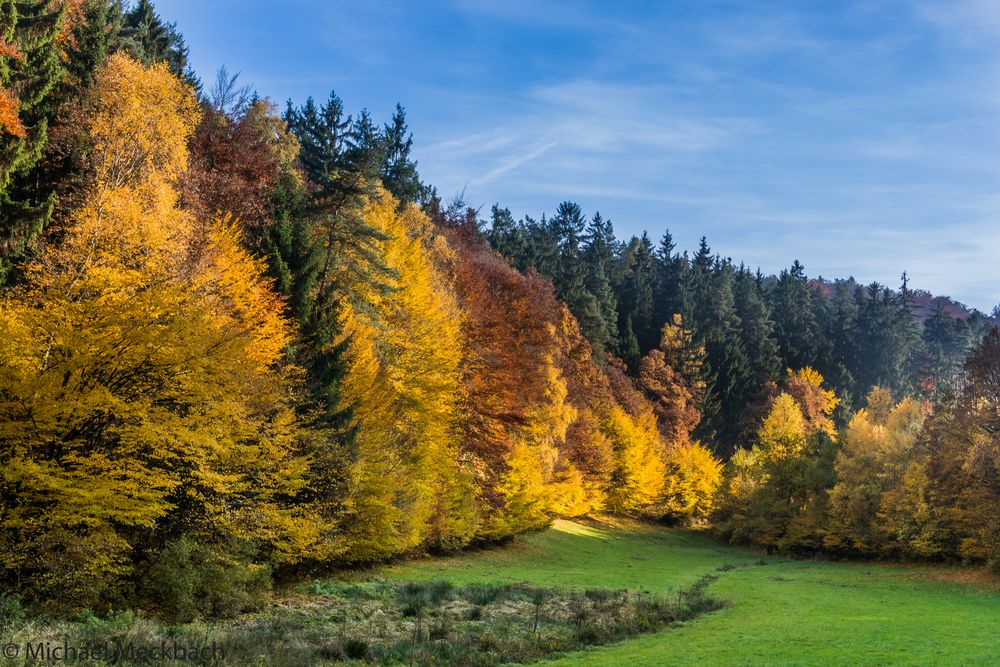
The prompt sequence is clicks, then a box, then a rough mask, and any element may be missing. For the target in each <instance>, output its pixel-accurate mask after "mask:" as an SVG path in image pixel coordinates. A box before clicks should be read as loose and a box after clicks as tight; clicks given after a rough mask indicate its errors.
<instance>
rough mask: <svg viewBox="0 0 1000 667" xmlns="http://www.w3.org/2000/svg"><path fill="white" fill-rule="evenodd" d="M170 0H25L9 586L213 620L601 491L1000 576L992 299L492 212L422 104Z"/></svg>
mask: <svg viewBox="0 0 1000 667" xmlns="http://www.w3.org/2000/svg"><path fill="white" fill-rule="evenodd" d="M157 12H158V10H157V9H156V8H155V7H154V6H153V3H152V2H149V1H148V0H141V1H140V2H137V3H134V4H132V5H125V4H122V3H121V2H118V1H117V0H0V281H2V283H0V284H2V286H3V287H2V293H0V469H2V474H0V589H2V590H0V598H3V597H5V596H10V597H11V598H16V599H17V600H19V604H23V605H26V606H31V607H33V608H40V609H44V610H46V611H47V612H48V613H63V612H67V611H72V610H79V609H83V608H89V609H94V610H99V611H102V612H103V611H108V610H114V609H123V608H135V609H142V610H145V611H146V612H148V613H151V614H158V615H160V616H162V617H163V618H171V619H175V620H178V621H188V620H191V619H194V618H211V617H214V616H220V615H222V616H225V615H227V614H230V615H231V614H237V613H240V612H242V611H243V610H245V609H250V608H253V607H254V605H255V604H258V603H259V600H261V599H263V598H266V596H267V595H269V594H270V592H271V591H273V590H276V589H279V588H280V587H282V586H285V585H288V584H289V583H294V582H298V581H303V580H306V579H309V578H315V577H323V576H327V575H329V574H330V573H333V572H337V571H340V570H343V569H345V568H353V567H356V566H360V565H367V564H373V563H383V562H386V561H390V560H392V559H395V558H398V557H408V556H413V555H418V554H442V553H451V552H455V551H457V550H461V549H464V548H466V547H470V546H472V547H475V546H481V545H489V544H496V543H503V542H505V541H507V540H510V539H511V538H512V537H513V536H516V535H520V534H523V533H527V532H530V531H537V530H541V529H544V528H546V527H548V526H549V525H550V524H551V523H552V522H553V520H555V519H560V520H563V519H574V518H580V517H587V516H592V515H613V516H621V517H628V518H629V520H641V521H651V522H657V523H660V524H664V525H668V526H680V527H692V528H697V529H699V530H701V531H708V532H710V533H711V534H712V535H713V536H714V539H716V540H719V541H721V542H725V543H731V544H737V545H747V546H750V547H753V548H755V549H757V550H759V551H761V552H766V553H770V554H783V555H787V556H793V557H809V558H811V557H816V556H821V557H824V558H845V559H858V558H860V559H889V560H893V561H898V560H906V561H918V562H935V563H964V564H970V565H973V566H989V567H994V568H996V567H1000V523H998V517H1000V441H998V440H997V435H996V433H997V430H998V429H1000V412H998V407H997V406H998V405H1000V381H998V378H1000V332H998V330H997V328H996V324H997V320H996V317H995V316H992V315H986V314H983V313H980V312H978V311H975V310H972V309H967V308H965V307H964V306H962V305H961V304H958V303H956V302H954V301H952V300H950V299H947V298H945V297H934V296H932V295H930V294H928V293H926V292H922V291H919V290H914V289H913V288H912V287H911V286H910V284H909V279H908V277H907V276H906V275H905V274H904V275H903V276H901V279H900V283H899V284H898V285H892V286H884V285H880V284H877V283H876V284H871V285H863V284H858V283H857V282H855V281H854V280H853V279H848V278H844V279H825V278H818V277H810V276H809V275H807V273H806V267H803V266H802V265H801V264H800V263H799V262H798V261H794V263H791V264H790V268H788V269H787V270H784V271H782V272H781V273H780V274H779V275H765V274H763V273H762V272H761V271H759V270H757V269H756V268H751V266H750V265H749V264H746V263H743V262H752V261H753V258H752V257H745V258H738V259H737V260H735V261H734V260H733V259H730V258H728V257H722V256H720V255H718V254H716V253H714V252H713V250H712V249H711V246H710V245H709V241H708V240H705V239H703V241H702V243H701V245H700V247H698V248H695V249H689V250H683V249H678V248H677V247H675V243H674V241H673V239H672V237H671V235H670V233H669V231H666V230H664V229H662V228H660V229H655V230H651V233H652V234H653V236H650V235H648V234H642V235H641V236H634V237H631V238H625V239H619V238H617V237H616V236H615V232H614V228H613V224H612V221H611V220H610V219H609V218H608V217H606V216H605V215H603V214H602V213H598V212H596V211H595V212H589V211H584V210H582V209H581V207H580V206H579V205H577V204H576V203H573V202H572V201H565V202H562V203H558V202H554V205H555V206H554V209H553V210H552V211H551V212H549V213H546V214H545V215H542V216H540V217H539V218H538V219H534V218H531V217H525V218H522V219H515V217H514V216H513V215H512V214H511V212H510V210H508V209H507V208H505V207H504V204H503V203H502V202H500V203H498V204H496V205H494V206H493V207H492V210H490V211H486V210H482V209H478V208H474V207H470V206H469V205H468V204H467V203H466V202H464V201H463V200H462V199H461V198H460V197H451V196H449V195H444V194H441V193H439V192H438V191H437V190H436V189H435V187H434V186H433V184H430V183H425V182H423V181H422V180H421V177H420V174H419V172H418V165H417V164H416V162H415V160H414V157H413V156H412V150H413V142H414V141H415V140H416V141H418V142H419V140H420V137H416V138H415V139H414V137H412V136H411V135H410V132H409V129H408V127H407V121H406V114H405V110H404V108H403V107H402V106H397V107H396V108H395V110H393V109H377V110H373V112H372V114H371V115H370V114H369V113H368V112H367V111H364V112H361V113H359V114H348V113H347V112H346V111H345V104H344V102H343V101H342V100H341V99H340V98H339V97H338V96H337V95H336V94H334V93H329V94H328V95H327V94H326V93H323V94H322V95H320V96H319V97H318V99H316V100H314V99H312V98H309V99H306V100H298V101H289V102H288V103H287V104H284V103H282V104H280V105H279V104H278V103H276V102H274V101H272V100H270V99H267V98H266V97H262V96H260V95H258V94H257V93H256V92H255V91H254V90H253V89H251V88H249V87H246V86H244V84H243V82H242V81H241V80H240V79H239V77H237V76H234V75H232V74H230V73H228V72H226V71H225V70H223V71H221V72H219V74H218V76H217V77H216V78H215V79H213V80H210V81H209V80H201V79H199V78H198V76H196V74H195V73H194V72H193V71H192V69H191V68H190V67H189V66H188V62H187V57H188V50H187V47H186V45H185V42H184V38H183V36H182V33H181V31H180V29H179V28H178V27H177V26H176V25H174V24H172V23H170V21H169V20H167V18H166V17H161V16H160V15H159V14H158V13H157ZM350 102H351V104H352V105H353V104H363V103H364V100H351V101H350ZM403 102H405V100H403ZM789 259H790V260H791V259H793V258H789ZM740 260H742V261H740ZM182 579H183V581H184V582H186V583H185V586H186V588H184V591H185V592H181V593H179V592H178V591H179V590H180V589H179V588H178V581H180V580H182ZM221 589H224V590H225V595H224V596H223V595H222V594H221V593H219V590H221ZM220 596H221V597H220ZM222 598H224V600H223V599H222ZM220 600H221V601H220ZM536 625H537V620H536ZM419 632H420V630H419V625H418V630H417V633H418V637H419Z"/></svg>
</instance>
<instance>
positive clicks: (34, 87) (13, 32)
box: [0, 0, 65, 284]
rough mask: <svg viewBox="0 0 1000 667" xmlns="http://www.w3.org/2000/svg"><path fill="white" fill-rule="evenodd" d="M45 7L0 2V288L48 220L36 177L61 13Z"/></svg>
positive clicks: (47, 199)
mask: <svg viewBox="0 0 1000 667" xmlns="http://www.w3.org/2000/svg"><path fill="white" fill-rule="evenodd" d="M51 6H52V4H51V3H49V2H45V1H35V2H28V1H24V0H0V46H2V47H3V48H2V49H0V284H2V283H4V282H5V281H6V280H7V279H8V278H9V272H10V270H11V269H12V268H13V266H14V263H15V262H17V261H18V260H19V259H20V258H22V257H23V256H24V255H25V254H26V253H28V252H29V251H30V250H31V249H32V247H33V245H34V243H35V240H36V239H37V238H38V236H39V234H41V232H42V229H43V228H44V227H45V224H46V223H47V222H48V220H49V218H50V217H51V215H52V207H53V199H52V197H51V195H50V194H49V193H48V192H45V191H44V190H41V189H40V188H39V187H37V184H38V178H36V176H37V170H38V168H39V163H40V161H41V159H42V155H43V153H44V150H45V147H46V144H47V142H48V130H49V123H50V121H51V117H52V114H53V109H52V104H51V99H50V96H51V94H52V92H53V90H54V88H55V87H56V85H57V83H58V82H59V79H60V77H61V76H62V72H63V66H62V64H61V61H60V51H59V47H58V44H57V42H56V39H57V37H58V35H59V31H60V24H61V21H62V19H63V15H64V11H65V10H53V9H51Z"/></svg>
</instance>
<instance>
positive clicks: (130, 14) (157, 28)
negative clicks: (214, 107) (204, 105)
mask: <svg viewBox="0 0 1000 667" xmlns="http://www.w3.org/2000/svg"><path fill="white" fill-rule="evenodd" d="M120 43H121V46H122V47H123V48H124V50H125V51H126V52H128V53H129V54H130V55H131V56H132V57H133V58H135V59H136V60H138V61H140V62H142V63H145V64H147V65H148V64H153V63H158V62H165V63H167V67H168V68H170V71H171V72H173V73H174V74H175V75H176V76H179V77H182V78H183V79H184V80H185V81H187V82H188V83H189V84H190V85H192V86H193V87H194V88H195V89H196V90H200V88H201V83H200V82H199V80H198V77H197V75H195V73H194V70H193V69H191V66H190V65H189V64H188V55H189V49H188V47H187V44H185V43H184V36H183V35H181V33H180V32H179V31H178V30H177V24H176V23H167V22H165V21H164V20H163V19H162V18H160V15H159V14H157V13H156V8H155V7H154V6H153V2H152V0H139V2H137V3H136V5H135V6H134V7H133V8H132V9H130V10H128V11H127V12H125V14H124V16H123V20H122V27H121V41H120Z"/></svg>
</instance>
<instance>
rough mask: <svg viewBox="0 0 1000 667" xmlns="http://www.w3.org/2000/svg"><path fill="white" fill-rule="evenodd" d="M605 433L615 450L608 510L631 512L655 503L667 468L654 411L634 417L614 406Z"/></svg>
mask: <svg viewBox="0 0 1000 667" xmlns="http://www.w3.org/2000/svg"><path fill="white" fill-rule="evenodd" d="M604 433H605V435H606V436H607V437H608V439H609V440H611V442H612V445H613V447H614V451H615V467H614V471H613V472H612V473H611V485H610V488H609V489H608V493H607V507H608V509H610V510H612V511H615V512H632V511H635V510H638V509H641V508H643V507H646V506H648V505H651V504H653V503H654V502H655V501H656V500H657V498H658V497H659V495H660V493H661V491H662V489H663V484H664V469H663V461H662V458H661V452H660V442H659V432H658V431H657V428H656V417H655V416H653V413H652V410H646V411H645V412H643V413H642V414H641V415H640V416H638V417H633V416H631V415H629V414H628V413H627V412H625V411H624V410H623V409H622V408H620V407H619V406H617V405H615V406H612V407H611V409H610V411H609V412H608V414H607V415H606V416H605V421H604Z"/></svg>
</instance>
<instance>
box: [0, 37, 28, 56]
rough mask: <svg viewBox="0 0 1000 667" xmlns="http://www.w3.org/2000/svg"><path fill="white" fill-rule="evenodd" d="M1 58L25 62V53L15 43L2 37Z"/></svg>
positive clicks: (0, 43) (0, 44)
mask: <svg viewBox="0 0 1000 667" xmlns="http://www.w3.org/2000/svg"><path fill="white" fill-rule="evenodd" d="M0 58H11V59H13V60H16V61H18V62H23V61H24V54H23V53H21V50H20V49H18V48H17V47H16V46H14V45H13V44H11V43H9V42H6V41H4V40H2V39H0Z"/></svg>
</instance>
